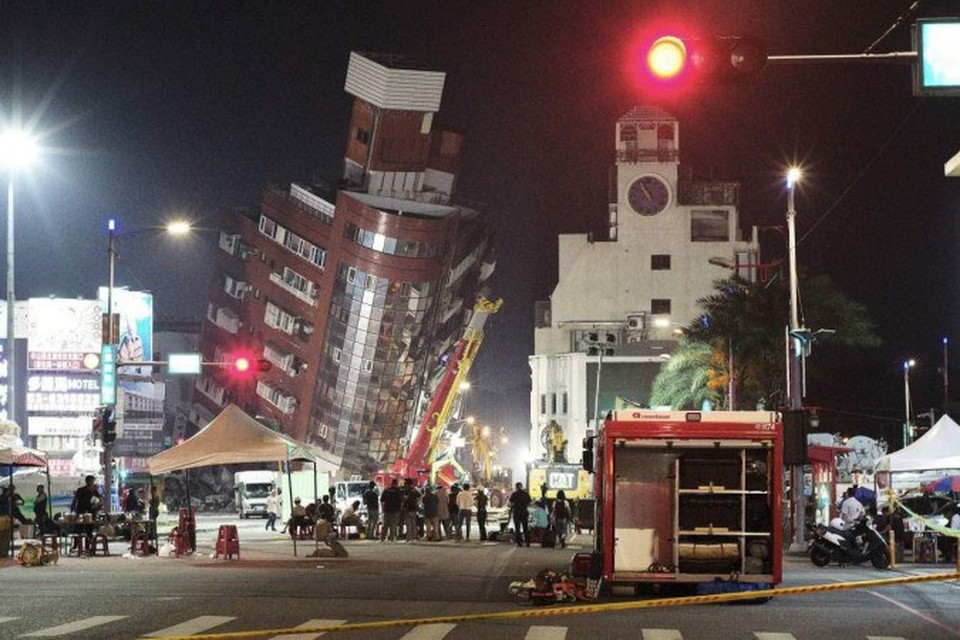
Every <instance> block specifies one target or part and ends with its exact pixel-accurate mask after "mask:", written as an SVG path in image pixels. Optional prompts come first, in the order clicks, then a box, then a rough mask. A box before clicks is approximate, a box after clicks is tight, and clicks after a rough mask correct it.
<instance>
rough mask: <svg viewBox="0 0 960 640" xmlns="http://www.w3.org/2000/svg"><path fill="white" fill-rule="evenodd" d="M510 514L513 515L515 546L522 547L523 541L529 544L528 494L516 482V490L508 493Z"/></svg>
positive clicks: (520, 484)
mask: <svg viewBox="0 0 960 640" xmlns="http://www.w3.org/2000/svg"><path fill="white" fill-rule="evenodd" d="M509 504H510V514H511V515H512V516H513V528H514V531H516V532H517V534H516V535H517V546H518V547H522V546H523V544H524V542H526V545H527V546H528V547H529V546H530V529H529V523H528V520H529V518H530V494H529V493H527V491H526V489H524V488H523V483H522V482H518V483H517V487H516V490H514V492H513V493H511V494H510V502H509Z"/></svg>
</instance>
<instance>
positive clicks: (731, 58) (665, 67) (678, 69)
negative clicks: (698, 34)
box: [643, 35, 767, 87]
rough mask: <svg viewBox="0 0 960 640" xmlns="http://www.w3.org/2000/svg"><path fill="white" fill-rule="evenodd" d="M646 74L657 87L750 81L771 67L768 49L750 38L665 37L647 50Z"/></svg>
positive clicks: (656, 40) (657, 40) (654, 42)
mask: <svg viewBox="0 0 960 640" xmlns="http://www.w3.org/2000/svg"><path fill="white" fill-rule="evenodd" d="M643 65H644V69H643V70H644V72H645V74H646V75H647V76H648V77H649V79H650V82H651V84H652V85H654V86H664V87H668V86H674V87H675V86H678V85H682V84H686V83H687V82H696V83H703V84H709V83H731V82H743V81H745V80H748V79H750V78H752V77H754V76H756V75H758V74H759V73H760V72H761V71H763V69H764V67H766V65H767V47H766V45H764V43H763V42H761V41H760V40H758V39H756V38H753V37H750V36H709V37H703V38H684V37H677V36H669V35H668V36H662V37H659V38H657V39H655V40H654V41H653V42H652V43H651V44H650V45H649V47H648V48H647V50H646V56H645V58H644V60H643Z"/></svg>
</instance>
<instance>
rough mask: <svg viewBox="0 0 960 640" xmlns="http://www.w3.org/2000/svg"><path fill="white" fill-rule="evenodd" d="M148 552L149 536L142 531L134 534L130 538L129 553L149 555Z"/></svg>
mask: <svg viewBox="0 0 960 640" xmlns="http://www.w3.org/2000/svg"><path fill="white" fill-rule="evenodd" d="M150 553H151V552H150V536H148V535H147V534H146V533H145V532H142V531H141V532H140V533H137V534H134V536H133V538H132V539H131V540H130V555H134V556H149V555H150Z"/></svg>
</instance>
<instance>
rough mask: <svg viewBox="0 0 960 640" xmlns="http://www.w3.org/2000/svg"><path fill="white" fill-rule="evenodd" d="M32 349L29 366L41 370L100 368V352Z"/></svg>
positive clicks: (87, 369) (28, 354)
mask: <svg viewBox="0 0 960 640" xmlns="http://www.w3.org/2000/svg"><path fill="white" fill-rule="evenodd" d="M99 349H100V348H99V347H97V352H96V353H92V352H91V353H83V352H71V351H30V352H28V353H27V368H28V369H33V370H41V371H96V370H97V369H99V368H100V352H99Z"/></svg>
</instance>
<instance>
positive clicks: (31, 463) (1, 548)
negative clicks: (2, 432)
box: [0, 445, 49, 557]
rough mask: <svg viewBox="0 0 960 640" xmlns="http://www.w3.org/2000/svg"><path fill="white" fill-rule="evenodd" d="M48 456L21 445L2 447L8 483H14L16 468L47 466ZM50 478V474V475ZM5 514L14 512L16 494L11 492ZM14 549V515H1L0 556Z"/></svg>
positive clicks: (0, 464)
mask: <svg viewBox="0 0 960 640" xmlns="http://www.w3.org/2000/svg"><path fill="white" fill-rule="evenodd" d="M46 466H47V457H46V454H45V453H43V452H42V451H38V450H36V449H30V448H28V447H24V446H20V445H9V446H4V447H3V448H0V467H6V468H7V477H8V480H9V482H8V484H9V485H13V472H14V469H16V468H19V467H46ZM48 478H49V476H48ZM8 501H9V502H8V504H7V505H6V509H5V510H4V513H5V514H12V513H13V512H14V504H13V501H14V495H13V492H10V495H9V497H8ZM12 550H13V517H12V516H11V515H0V557H5V556H7V555H9V554H10V553H11V552H12Z"/></svg>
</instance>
